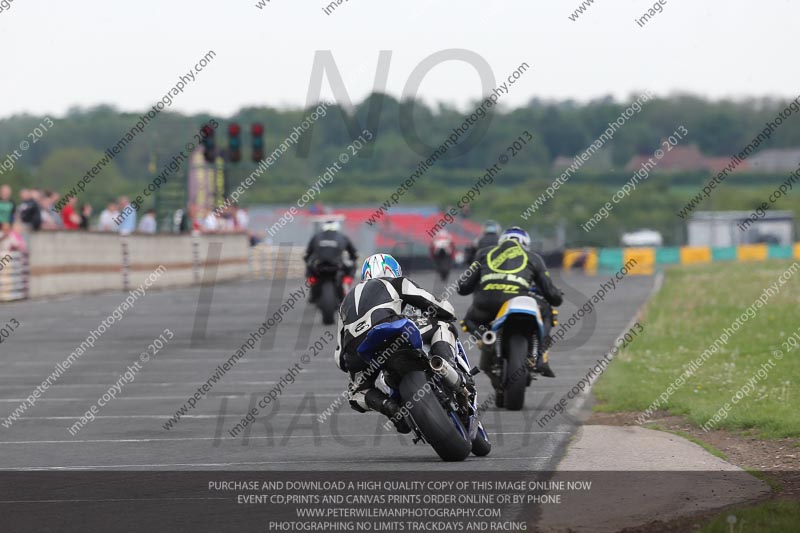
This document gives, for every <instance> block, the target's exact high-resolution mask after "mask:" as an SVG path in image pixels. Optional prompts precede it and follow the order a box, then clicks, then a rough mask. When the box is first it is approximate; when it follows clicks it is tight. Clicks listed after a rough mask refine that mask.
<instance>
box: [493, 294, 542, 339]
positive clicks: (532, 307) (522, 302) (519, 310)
mask: <svg viewBox="0 0 800 533" xmlns="http://www.w3.org/2000/svg"><path fill="white" fill-rule="evenodd" d="M509 315H531V316H532V317H533V318H535V319H536V323H537V324H539V331H543V328H544V324H542V314H541V312H540V311H539V304H538V303H537V302H536V299H534V298H531V297H530V296H516V297H514V298H511V299H510V300H508V301H506V302H505V303H504V304H503V306H502V307H501V308H500V311H498V313H497V317H496V318H495V319H494V322H492V331H497V330H498V329H500V328H501V327H502V326H503V323H504V322H505V321H506V318H508V317H509Z"/></svg>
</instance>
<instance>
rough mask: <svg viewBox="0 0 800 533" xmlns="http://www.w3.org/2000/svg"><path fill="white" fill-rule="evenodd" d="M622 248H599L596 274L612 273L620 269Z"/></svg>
mask: <svg viewBox="0 0 800 533" xmlns="http://www.w3.org/2000/svg"><path fill="white" fill-rule="evenodd" d="M622 262H623V261H622V248H601V249H600V250H598V252H597V270H598V272H613V271H614V270H619V269H620V268H622Z"/></svg>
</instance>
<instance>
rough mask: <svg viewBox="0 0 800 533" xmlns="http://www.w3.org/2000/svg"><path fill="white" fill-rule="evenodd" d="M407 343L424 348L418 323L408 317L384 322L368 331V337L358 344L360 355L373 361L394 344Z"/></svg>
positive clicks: (366, 359)
mask: <svg viewBox="0 0 800 533" xmlns="http://www.w3.org/2000/svg"><path fill="white" fill-rule="evenodd" d="M405 343H408V344H409V345H411V346H412V347H414V348H417V349H421V348H422V335H421V334H420V332H419V328H417V325H416V324H414V323H413V322H412V321H411V320H409V319H407V318H401V319H399V320H395V321H393V322H384V323H383V324H378V325H377V326H375V327H373V328H372V329H371V330H370V332H369V333H367V337H366V338H365V339H364V341H363V342H362V343H361V344H360V345H359V346H358V355H359V356H360V357H361V358H362V359H364V360H365V361H371V360H372V359H374V358H375V357H377V356H378V355H379V354H380V352H382V351H383V350H385V349H386V348H388V347H390V346H392V345H393V344H396V345H397V346H398V347H399V346H402V345H403V344H405Z"/></svg>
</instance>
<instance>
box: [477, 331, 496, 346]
mask: <svg viewBox="0 0 800 533" xmlns="http://www.w3.org/2000/svg"><path fill="white" fill-rule="evenodd" d="M481 342H482V343H483V345H484V346H487V347H488V346H491V345H493V344H494V343H495V342H497V334H496V333H495V332H494V331H492V330H489V331H487V332H486V333H484V334H483V337H481Z"/></svg>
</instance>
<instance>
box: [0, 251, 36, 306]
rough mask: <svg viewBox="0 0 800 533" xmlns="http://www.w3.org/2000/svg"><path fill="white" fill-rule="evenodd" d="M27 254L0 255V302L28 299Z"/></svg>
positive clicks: (11, 253) (10, 253)
mask: <svg viewBox="0 0 800 533" xmlns="http://www.w3.org/2000/svg"><path fill="white" fill-rule="evenodd" d="M28 280H29V269H28V254H27V253H26V252H9V253H0V302H13V301H15V300H24V299H25V298H27V297H28V287H29V286H28Z"/></svg>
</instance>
